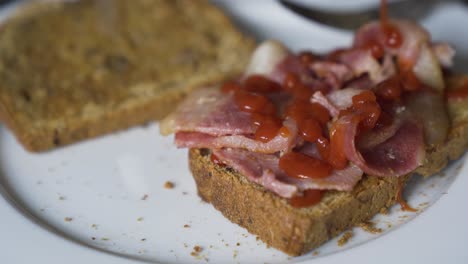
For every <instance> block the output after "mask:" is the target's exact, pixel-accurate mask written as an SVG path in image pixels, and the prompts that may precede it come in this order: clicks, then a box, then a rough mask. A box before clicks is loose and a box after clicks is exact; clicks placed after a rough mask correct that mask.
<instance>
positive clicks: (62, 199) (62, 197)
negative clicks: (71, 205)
mask: <svg viewBox="0 0 468 264" xmlns="http://www.w3.org/2000/svg"><path fill="white" fill-rule="evenodd" d="M58 199H59V200H60V201H64V200H66V198H65V196H59V198H58Z"/></svg>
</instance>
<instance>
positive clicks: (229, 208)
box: [189, 78, 468, 256]
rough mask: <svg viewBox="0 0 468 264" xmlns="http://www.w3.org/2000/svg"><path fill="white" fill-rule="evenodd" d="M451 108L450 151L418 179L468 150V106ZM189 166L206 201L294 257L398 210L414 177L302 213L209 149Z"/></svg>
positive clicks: (339, 195) (360, 188) (372, 180)
mask: <svg viewBox="0 0 468 264" xmlns="http://www.w3.org/2000/svg"><path fill="white" fill-rule="evenodd" d="M456 80H460V78H457V79H456ZM452 87H454V86H452ZM448 108H449V115H450V119H451V122H452V127H451V131H450V134H449V137H448V140H447V142H446V143H445V144H444V145H441V146H433V147H430V148H428V152H427V158H426V160H425V164H424V165H423V166H422V167H420V168H418V169H417V170H416V172H418V173H421V174H424V175H431V174H434V173H437V172H438V171H440V170H441V169H442V168H444V167H445V166H446V165H447V162H448V160H453V159H457V158H458V157H460V155H462V154H463V153H464V152H465V150H466V147H467V146H468V100H464V101H460V102H450V104H449V107H448ZM189 166H190V169H191V171H192V174H193V177H194V179H195V182H196V184H197V189H198V193H199V195H200V197H201V198H202V199H203V200H204V201H206V202H209V203H211V204H212V205H213V206H214V207H215V208H216V209H217V210H219V211H220V212H221V213H222V214H223V215H224V216H225V217H226V218H228V219H229V220H231V221H232V222H234V223H236V224H238V225H240V226H242V227H244V228H246V229H247V230H248V231H249V232H250V233H252V234H255V235H257V236H258V237H259V238H260V239H261V240H263V241H264V242H265V243H266V244H267V245H269V246H272V247H274V248H277V249H279V250H281V251H283V252H285V253H287V254H289V255H292V256H298V255H301V254H304V253H307V252H309V251H310V250H312V249H313V248H315V247H318V246H320V245H321V244H323V243H324V242H326V241H328V240H329V239H331V238H333V237H335V236H337V235H338V234H340V233H341V232H343V231H345V230H346V229H348V228H351V227H353V226H356V225H357V224H359V223H361V222H363V221H366V220H368V219H370V218H372V217H373V216H374V215H375V214H377V213H379V212H380V211H381V210H382V209H384V208H387V207H389V206H392V205H393V204H394V203H395V201H396V196H397V192H398V191H399V184H400V183H399V181H406V180H407V179H408V178H409V177H410V175H406V176H403V177H401V178H395V177H388V178H378V177H373V176H364V178H363V179H362V180H361V181H360V182H359V183H358V184H357V185H356V186H355V187H354V189H353V191H351V192H339V191H329V192H326V194H325V195H324V198H323V199H322V201H321V202H320V203H318V204H316V205H314V206H312V207H309V208H301V209H298V208H293V207H292V206H290V205H289V203H288V201H287V200H286V199H284V198H281V197H279V196H277V195H275V194H273V193H272V192H270V191H267V190H266V189H264V188H263V187H262V186H260V185H257V184H254V183H251V182H249V181H248V180H247V179H246V178H245V177H244V176H242V175H241V174H239V173H238V172H236V171H234V170H232V169H230V168H228V167H222V166H219V165H216V164H214V163H213V162H212V161H211V160H210V150H208V149H191V150H190V151H189Z"/></svg>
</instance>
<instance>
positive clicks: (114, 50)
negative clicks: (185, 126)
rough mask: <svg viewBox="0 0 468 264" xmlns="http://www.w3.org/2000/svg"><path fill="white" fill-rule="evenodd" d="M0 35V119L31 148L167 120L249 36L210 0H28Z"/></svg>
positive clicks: (228, 70)
mask: <svg viewBox="0 0 468 264" xmlns="http://www.w3.org/2000/svg"><path fill="white" fill-rule="evenodd" d="M1 31H2V34H0V80H1V83H0V117H1V118H2V120H3V121H4V122H5V123H6V124H7V125H8V126H9V127H10V128H11V129H12V130H13V132H14V133H15V135H16V137H17V138H18V139H19V141H20V142H21V143H22V144H23V145H24V146H25V147H26V148H27V149H28V150H31V151H42V150H47V149H50V148H53V147H56V146H62V145H65V144H69V143H73V142H76V141H78V140H81V139H85V138H90V137H95V136H98V135H102V134H104V133H108V132H112V131H115V130H117V129H123V128H127V127H130V126H133V125H137V124H143V123H145V122H148V121H151V120H157V119H160V118H162V117H164V116H165V115H166V114H167V113H169V112H170V111H171V110H173V108H174V107H175V106H176V103H177V102H178V101H179V100H180V99H182V98H183V97H184V95H185V94H186V93H188V92H189V91H190V90H191V89H192V88H194V87H197V86H199V85H201V84H205V83H212V82H219V81H221V80H223V79H226V78H232V77H233V76H236V75H238V74H240V73H241V72H242V70H243V69H244V68H245V64H246V63H247V62H248V59H249V58H250V54H251V51H252V49H253V47H254V43H253V41H252V40H250V39H249V38H247V37H245V36H243V35H242V34H241V33H240V32H238V31H237V29H236V28H234V26H233V25H232V24H231V22H230V21H229V19H228V18H227V17H226V16H225V15H224V14H223V13H222V12H221V11H220V10H218V9H217V8H216V7H214V6H212V5H211V4H210V3H208V1H179V0H175V1H174V0H160V1H148V0H133V1H128V0H115V1H100V0H89V1H76V2H75V1H73V2H70V1H50V2H47V3H39V4H37V3H36V4H28V6H27V7H26V8H24V9H22V12H18V14H17V15H15V16H13V17H12V18H11V19H9V20H8V21H6V22H5V23H4V24H3V25H2V28H1Z"/></svg>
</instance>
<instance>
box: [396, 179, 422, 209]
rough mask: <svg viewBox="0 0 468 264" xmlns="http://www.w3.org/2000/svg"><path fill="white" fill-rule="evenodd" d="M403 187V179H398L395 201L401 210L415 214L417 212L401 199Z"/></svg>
mask: <svg viewBox="0 0 468 264" xmlns="http://www.w3.org/2000/svg"><path fill="white" fill-rule="evenodd" d="M404 187H405V182H404V180H403V179H399V181H398V191H397V195H396V200H397V202H398V203H399V204H400V206H401V210H403V211H408V212H417V211H418V210H416V209H414V208H413V207H411V206H410V205H409V204H408V203H407V202H406V201H405V199H403V188H404Z"/></svg>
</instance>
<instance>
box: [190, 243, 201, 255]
mask: <svg viewBox="0 0 468 264" xmlns="http://www.w3.org/2000/svg"><path fill="white" fill-rule="evenodd" d="M202 251H203V248H202V247H200V246H198V245H197V246H194V247H193V251H192V252H191V253H190V255H191V256H193V257H198V256H199V254H200V252H202Z"/></svg>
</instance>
